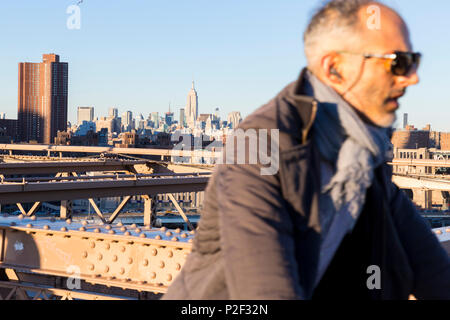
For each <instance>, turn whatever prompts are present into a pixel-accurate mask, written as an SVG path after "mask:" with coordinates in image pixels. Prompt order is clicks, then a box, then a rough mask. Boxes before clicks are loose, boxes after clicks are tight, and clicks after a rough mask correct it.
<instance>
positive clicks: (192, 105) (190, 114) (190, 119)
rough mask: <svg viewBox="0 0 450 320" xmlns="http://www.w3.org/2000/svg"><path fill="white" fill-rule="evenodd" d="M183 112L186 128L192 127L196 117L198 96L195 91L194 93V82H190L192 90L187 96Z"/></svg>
mask: <svg viewBox="0 0 450 320" xmlns="http://www.w3.org/2000/svg"><path fill="white" fill-rule="evenodd" d="M185 110H186V111H185V112H186V120H187V123H188V126H189V127H193V126H194V123H195V121H196V120H197V116H198V96H197V91H195V87H194V81H192V88H191V90H190V91H189V93H188V96H187V103H186V109H185Z"/></svg>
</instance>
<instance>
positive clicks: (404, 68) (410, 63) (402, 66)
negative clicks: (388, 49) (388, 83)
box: [392, 52, 420, 76]
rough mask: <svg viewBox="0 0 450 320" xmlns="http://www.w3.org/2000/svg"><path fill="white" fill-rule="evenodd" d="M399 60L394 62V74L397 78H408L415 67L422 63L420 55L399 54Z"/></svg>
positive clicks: (396, 59)
mask: <svg viewBox="0 0 450 320" xmlns="http://www.w3.org/2000/svg"><path fill="white" fill-rule="evenodd" d="M396 54H397V58H395V60H394V61H393V62H392V73H393V74H394V75H396V76H406V75H407V74H408V73H409V72H410V71H411V69H412V68H413V67H415V68H417V67H418V66H419V63H420V54H417V53H409V52H397V53H396Z"/></svg>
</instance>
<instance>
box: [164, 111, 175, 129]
mask: <svg viewBox="0 0 450 320" xmlns="http://www.w3.org/2000/svg"><path fill="white" fill-rule="evenodd" d="M164 120H165V122H166V124H167V125H168V126H170V125H172V123H173V112H166V116H165V119H164Z"/></svg>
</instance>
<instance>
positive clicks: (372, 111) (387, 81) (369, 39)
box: [341, 6, 419, 127]
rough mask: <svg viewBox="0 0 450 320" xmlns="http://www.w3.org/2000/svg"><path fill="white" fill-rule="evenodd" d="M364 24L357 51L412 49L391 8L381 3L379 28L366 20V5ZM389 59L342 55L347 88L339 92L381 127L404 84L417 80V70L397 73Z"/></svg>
mask: <svg viewBox="0 0 450 320" xmlns="http://www.w3.org/2000/svg"><path fill="white" fill-rule="evenodd" d="M360 17H361V21H362V23H363V26H364V28H365V29H364V32H363V34H362V39H361V46H359V48H357V49H356V50H358V51H356V52H357V53H371V54H391V53H393V52H394V51H411V50H412V46H411V43H410V40H409V33H408V29H407V27H406V25H405V24H404V22H403V20H402V19H401V18H400V17H399V16H398V15H397V14H396V13H394V12H393V11H391V10H390V9H388V8H385V7H382V6H380V18H381V19H380V24H379V26H380V28H379V29H370V28H369V27H366V26H367V23H366V20H367V18H368V15H367V13H366V8H363V9H362V10H361V12H360ZM391 62H392V60H386V59H379V58H371V59H364V58H363V57H362V56H359V55H346V54H344V57H343V59H342V64H343V65H342V66H341V67H342V68H343V69H344V70H345V74H347V75H348V76H347V77H345V82H346V85H348V86H350V88H349V90H348V91H347V92H345V91H344V92H341V94H343V96H344V98H345V99H346V100H347V101H348V102H349V103H350V104H352V105H353V106H354V107H355V108H356V109H358V110H359V111H360V112H361V113H363V114H364V115H365V116H366V117H367V118H368V119H369V120H370V121H371V122H373V123H374V124H376V125H378V126H380V127H389V126H391V125H392V124H393V123H394V121H395V119H396V116H395V112H396V110H397V109H398V108H399V102H398V99H399V98H400V97H401V96H402V95H404V94H405V92H406V88H407V87H408V86H410V85H414V84H417V83H418V82H419V78H418V76H417V73H416V70H411V71H410V73H409V74H408V75H405V76H396V75H394V74H392V72H391V71H390V64H391Z"/></svg>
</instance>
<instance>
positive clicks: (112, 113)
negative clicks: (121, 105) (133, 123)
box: [108, 108, 119, 119]
mask: <svg viewBox="0 0 450 320" xmlns="http://www.w3.org/2000/svg"><path fill="white" fill-rule="evenodd" d="M108 117H110V118H113V119H115V118H117V117H119V110H118V109H117V108H109V112H108Z"/></svg>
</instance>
